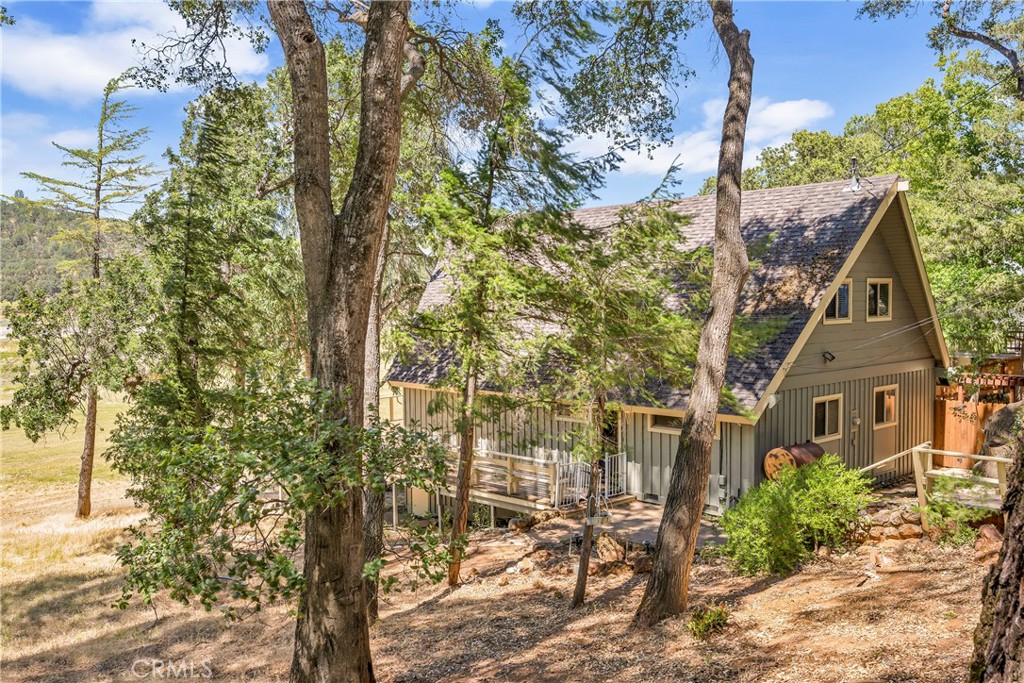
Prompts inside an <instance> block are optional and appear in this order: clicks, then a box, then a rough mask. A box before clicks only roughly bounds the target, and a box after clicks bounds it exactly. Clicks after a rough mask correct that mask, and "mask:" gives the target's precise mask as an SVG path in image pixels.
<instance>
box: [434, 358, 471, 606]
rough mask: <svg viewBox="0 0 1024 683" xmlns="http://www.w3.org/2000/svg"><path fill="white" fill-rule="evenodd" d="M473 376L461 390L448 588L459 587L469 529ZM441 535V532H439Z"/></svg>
mask: <svg viewBox="0 0 1024 683" xmlns="http://www.w3.org/2000/svg"><path fill="white" fill-rule="evenodd" d="M475 403H476V373H475V372H470V373H469V377H467V378H466V384H465V385H464V386H463V387H462V416H461V417H460V422H461V424H460V426H459V433H460V443H459V470H458V475H457V478H456V481H455V507H454V509H453V511H452V538H451V541H450V542H449V544H448V549H449V553H450V554H451V557H452V559H451V564H449V565H448V585H449V586H450V587H451V588H455V587H456V586H458V585H459V571H460V570H461V569H462V547H461V539H462V537H463V536H465V534H466V531H467V530H468V529H469V490H470V488H471V487H472V485H473V456H474V454H475V453H474V446H475V442H476V417H475V416H474V415H473V407H474V405H475ZM438 532H440V529H438Z"/></svg>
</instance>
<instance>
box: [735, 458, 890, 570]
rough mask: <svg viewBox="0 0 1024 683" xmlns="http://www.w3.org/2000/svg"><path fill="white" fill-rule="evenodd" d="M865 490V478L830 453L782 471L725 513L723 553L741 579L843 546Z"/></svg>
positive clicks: (790, 566)
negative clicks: (818, 550)
mask: <svg viewBox="0 0 1024 683" xmlns="http://www.w3.org/2000/svg"><path fill="white" fill-rule="evenodd" d="M869 490H870V489H869V485H868V480H867V478H866V477H864V476H863V475H862V474H860V473H859V472H857V471H855V470H849V469H847V468H846V467H845V466H844V465H843V463H842V462H841V461H840V460H839V458H838V456H835V455H832V454H826V455H825V456H823V457H822V458H820V459H819V460H818V461H817V462H815V463H813V464H811V465H808V466H806V467H801V468H798V469H793V468H786V469H784V470H782V471H781V472H780V473H779V478H778V480H776V481H772V480H767V481H764V482H763V483H761V484H760V485H759V486H757V487H756V488H754V489H752V490H750V491H748V492H747V493H746V495H744V496H743V497H741V498H740V501H739V504H737V505H736V507H735V508H732V509H731V510H728V511H726V513H725V515H724V516H723V518H722V527H723V528H724V530H725V534H726V538H727V540H726V544H725V553H726V555H728V556H729V558H730V559H732V561H733V563H734V564H735V565H736V568H737V569H738V570H739V571H741V572H743V573H744V574H756V573H758V572H771V573H785V572H788V571H791V570H793V569H795V568H796V567H798V566H799V565H800V564H801V563H802V562H803V561H804V560H805V559H807V557H808V555H809V554H810V552H811V550H813V549H815V548H818V547H820V546H828V547H832V548H836V547H841V546H843V545H845V544H846V543H847V541H848V540H849V538H850V535H851V531H852V528H853V526H854V524H855V523H856V521H857V516H858V514H859V513H860V511H861V510H863V509H864V508H865V507H866V506H867V502H868V493H869Z"/></svg>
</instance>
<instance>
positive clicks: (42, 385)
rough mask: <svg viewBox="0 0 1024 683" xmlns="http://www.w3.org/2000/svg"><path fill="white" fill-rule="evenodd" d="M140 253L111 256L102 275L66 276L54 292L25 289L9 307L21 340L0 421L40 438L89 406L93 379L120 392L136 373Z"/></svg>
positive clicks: (143, 301) (146, 294)
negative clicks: (76, 281) (76, 278)
mask: <svg viewBox="0 0 1024 683" xmlns="http://www.w3.org/2000/svg"><path fill="white" fill-rule="evenodd" d="M144 273H145V269H144V267H143V264H142V263H141V261H139V259H137V258H135V257H130V256H124V257H120V258H119V259H118V260H116V261H113V262H111V263H110V264H109V265H108V267H107V271H106V274H105V276H104V278H103V279H102V280H93V279H91V278H90V279H87V280H84V281H82V282H81V283H80V284H78V285H74V284H72V283H66V284H65V285H64V287H63V288H62V289H61V290H59V291H58V292H57V293H56V294H53V295H46V294H43V293H42V292H41V291H37V292H35V293H31V294H25V295H24V296H22V297H21V299H20V300H19V301H18V302H17V304H9V305H8V306H7V307H6V309H5V313H6V316H7V318H8V320H9V322H10V326H11V335H12V336H13V337H14V338H15V339H17V340H18V360H17V362H16V364H15V370H14V376H13V384H14V385H15V387H16V388H15V390H14V394H13V396H12V398H11V402H10V403H9V404H7V405H5V406H3V407H0V424H2V425H3V428H4V429H9V428H10V427H11V426H12V425H14V426H17V427H19V428H21V429H23V430H24V431H25V434H26V435H27V436H28V437H29V438H30V439H31V440H32V441H36V440H37V439H39V438H40V436H42V435H43V433H44V432H47V431H50V430H60V431H63V430H64V429H66V428H67V427H69V426H71V425H73V424H75V422H76V417H75V416H76V412H77V411H80V410H84V409H85V400H86V395H87V393H88V389H89V387H91V386H99V387H103V388H106V389H109V390H111V391H120V390H122V389H123V388H124V386H125V384H126V382H127V381H129V380H130V379H131V378H132V377H134V376H136V375H137V373H138V358H139V355H140V353H141V346H140V345H141V340H140V338H139V335H138V324H139V321H140V320H141V319H145V316H146V310H147V307H148V306H149V305H150V295H151V292H150V291H149V283H148V282H147V281H146V280H145V277H144Z"/></svg>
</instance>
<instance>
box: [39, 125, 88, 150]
mask: <svg viewBox="0 0 1024 683" xmlns="http://www.w3.org/2000/svg"><path fill="white" fill-rule="evenodd" d="M50 139H51V140H53V141H54V142H55V143H57V144H58V145H62V146H64V147H71V148H86V147H95V146H96V130H95V129H93V128H71V129H69V130H59V131H57V132H56V133H53V134H52V135H51V136H50Z"/></svg>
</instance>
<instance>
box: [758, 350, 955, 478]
mask: <svg viewBox="0 0 1024 683" xmlns="http://www.w3.org/2000/svg"><path fill="white" fill-rule="evenodd" d="M933 363H934V361H931V360H930V359H929V360H928V361H922V362H919V363H918V365H919V367H918V368H917V369H905V370H903V371H899V372H895V371H894V372H888V373H883V374H877V375H864V376H860V377H849V374H850V373H825V374H822V375H819V376H817V377H816V378H814V379H815V382H816V383H815V384H809V382H808V381H807V380H809V379H810V378H787V380H786V381H785V382H783V384H782V386H781V388H780V390H779V391H778V392H777V395H778V399H777V402H776V405H775V407H774V408H768V409H767V410H765V412H764V414H763V415H761V418H760V419H759V420H758V421H757V425H756V426H755V428H754V429H755V432H756V448H755V452H756V455H757V460H758V464H759V466H758V468H757V480H758V481H760V480H761V479H763V478H764V473H763V471H762V469H761V467H760V463H761V461H762V460H763V459H764V454H765V453H767V452H768V451H770V450H771V449H773V448H778V447H780V446H781V447H785V446H789V445H792V444H797V443H803V442H804V441H808V440H811V441H813V440H814V399H815V398H819V397H822V396H830V395H833V394H841V395H842V397H843V398H842V409H841V412H840V426H841V432H842V436H841V437H840V438H839V439H834V440H831V441H824V442H821V446H822V447H823V448H824V449H825V452H826V453H837V454H838V455H839V457H840V458H842V460H843V462H844V463H845V464H846V465H847V466H848V467H853V468H861V467H867V466H868V465H871V464H873V463H874V462H877V461H878V460H881V459H882V458H883V457H887V456H888V455H893V454H892V453H886V454H876V453H875V452H874V431H873V430H874V395H875V389H876V388H879V387H885V386H888V385H896V386H897V387H898V390H897V406H896V412H897V424H896V452H897V453H898V452H900V451H904V450H907V449H909V448H912V447H914V446H916V445H918V444H920V443H923V442H925V441H931V440H932V438H933V433H934V421H935V408H934V405H935V372H936V370H935V368H934V367H932V365H933ZM904 367H905V366H904ZM829 374H832V375H833V380H834V381H829ZM800 379H804V380H805V382H803V383H801V382H800V381H799V380H800ZM819 382H820V383H819ZM804 384H806V385H804ZM787 385H788V386H787ZM855 418H859V419H860V424H859V425H854V420H855ZM883 469H884V471H883V472H880V473H879V474H880V476H895V475H903V474H909V473H910V472H912V471H913V467H912V464H911V461H910V458H909V457H908V458H902V459H900V460H899V461H898V462H897V463H896V465H895V466H894V467H893V468H888V467H884V468H883Z"/></svg>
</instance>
